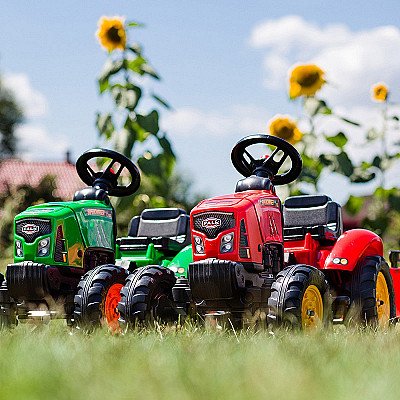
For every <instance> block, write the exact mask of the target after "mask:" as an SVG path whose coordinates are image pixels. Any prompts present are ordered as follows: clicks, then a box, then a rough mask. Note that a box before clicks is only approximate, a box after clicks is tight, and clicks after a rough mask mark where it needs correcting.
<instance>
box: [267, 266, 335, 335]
mask: <svg viewBox="0 0 400 400" xmlns="http://www.w3.org/2000/svg"><path fill="white" fill-rule="evenodd" d="M330 307H331V301H330V294H329V285H328V283H327V281H326V280H325V276H324V274H323V273H322V272H321V271H319V270H318V269H317V268H314V267H311V266H309V265H293V266H290V267H287V268H285V269H284V270H282V271H281V272H279V274H278V275H277V277H276V281H275V282H274V283H273V284H272V288H271V296H270V298H269V299H268V308H269V311H268V322H269V323H270V324H272V325H273V326H283V327H286V328H297V329H302V330H312V329H315V328H318V327H321V326H324V325H327V324H328V323H329V321H330V316H331V310H330Z"/></svg>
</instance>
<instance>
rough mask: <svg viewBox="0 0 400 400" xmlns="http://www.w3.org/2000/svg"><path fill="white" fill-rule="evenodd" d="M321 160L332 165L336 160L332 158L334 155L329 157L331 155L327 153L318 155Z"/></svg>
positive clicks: (324, 163) (326, 164)
mask: <svg viewBox="0 0 400 400" xmlns="http://www.w3.org/2000/svg"><path fill="white" fill-rule="evenodd" d="M318 159H319V161H320V162H321V163H322V164H323V165H325V166H327V167H328V166H330V165H332V163H333V162H334V160H333V159H332V157H329V155H325V154H320V156H319V157H318Z"/></svg>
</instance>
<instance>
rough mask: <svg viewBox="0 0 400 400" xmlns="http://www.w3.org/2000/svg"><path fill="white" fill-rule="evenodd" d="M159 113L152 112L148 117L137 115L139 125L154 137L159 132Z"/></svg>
mask: <svg viewBox="0 0 400 400" xmlns="http://www.w3.org/2000/svg"><path fill="white" fill-rule="evenodd" d="M158 119H159V116H158V112H157V111H156V110H153V111H151V112H150V113H149V114H148V115H140V114H137V122H138V124H139V125H140V126H141V127H142V128H143V129H144V130H145V131H146V132H150V133H152V134H153V135H155V134H157V132H158V131H159V129H160V128H159V126H158Z"/></svg>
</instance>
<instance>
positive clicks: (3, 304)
mask: <svg viewBox="0 0 400 400" xmlns="http://www.w3.org/2000/svg"><path fill="white" fill-rule="evenodd" d="M0 275H1V274H0ZM1 278H2V279H1V280H2V283H1V286H0V329H6V328H12V327H14V326H16V325H17V322H18V321H17V305H16V303H15V301H14V300H13V299H12V298H11V297H10V293H9V292H8V289H7V283H6V281H4V277H3V276H2V275H1Z"/></svg>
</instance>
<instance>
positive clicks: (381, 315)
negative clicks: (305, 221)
mask: <svg viewBox="0 0 400 400" xmlns="http://www.w3.org/2000/svg"><path fill="white" fill-rule="evenodd" d="M376 309H377V311H378V323H379V326H381V327H385V326H387V325H388V324H389V319H390V298H389V289H388V285H387V283H386V279H385V276H384V275H383V273H382V272H378V276H377V278H376Z"/></svg>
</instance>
